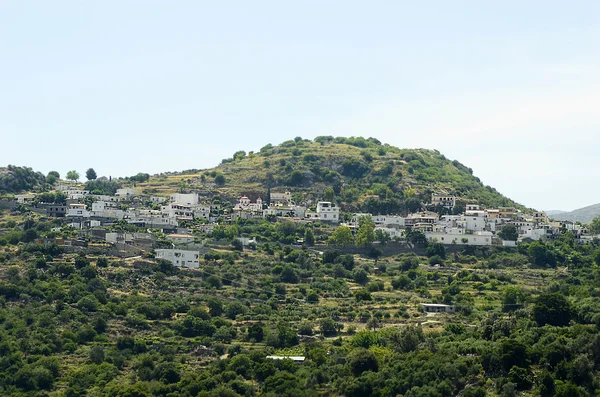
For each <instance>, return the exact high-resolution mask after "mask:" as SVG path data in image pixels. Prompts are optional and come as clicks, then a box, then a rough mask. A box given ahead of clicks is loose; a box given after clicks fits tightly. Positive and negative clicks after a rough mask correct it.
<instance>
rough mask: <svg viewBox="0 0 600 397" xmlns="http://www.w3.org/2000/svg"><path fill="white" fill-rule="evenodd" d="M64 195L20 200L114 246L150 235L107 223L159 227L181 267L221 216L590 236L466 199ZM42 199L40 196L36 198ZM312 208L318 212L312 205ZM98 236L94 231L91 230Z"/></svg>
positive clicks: (479, 234)
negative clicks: (364, 201) (227, 204)
mask: <svg viewBox="0 0 600 397" xmlns="http://www.w3.org/2000/svg"><path fill="white" fill-rule="evenodd" d="M59 190H61V191H62V192H63V193H64V194H65V196H66V198H67V199H66V202H65V203H61V204H57V203H39V202H36V196H35V195H34V194H28V195H19V196H15V201H16V202H18V203H20V204H32V205H33V208H32V209H33V210H35V211H38V212H42V213H45V214H46V215H48V216H51V217H65V218H66V219H68V222H67V224H68V225H70V226H72V227H74V228H75V229H78V230H82V229H87V230H91V231H92V232H93V233H96V235H95V236H96V237H99V238H101V239H104V240H106V241H107V242H109V243H125V244H130V243H132V242H140V241H141V242H150V243H152V241H153V239H152V235H150V234H149V233H124V232H123V233H118V232H107V231H106V230H105V228H104V227H105V226H110V225H114V224H115V223H116V222H120V223H123V222H124V223H127V224H132V225H135V226H138V227H142V228H147V229H160V230H162V232H163V233H165V234H167V235H168V239H169V241H170V242H171V244H172V246H171V247H170V248H164V249H157V250H156V256H157V257H158V258H162V259H167V260H169V261H171V262H173V263H174V264H176V265H178V266H186V267H198V266H199V258H200V254H201V250H200V249H199V248H201V246H198V245H197V244H196V243H195V242H194V237H193V236H192V235H190V234H189V230H188V229H187V228H186V226H188V225H189V222H190V221H195V220H198V219H201V220H202V222H194V228H196V229H197V230H200V231H202V232H205V233H211V232H212V230H213V228H214V227H215V225H216V224H217V222H218V220H219V217H223V218H222V219H225V220H231V221H235V220H237V219H255V218H270V217H276V218H277V217H285V218H286V219H291V220H295V221H298V222H316V221H319V222H322V223H328V224H331V225H340V224H341V225H347V226H348V227H350V229H351V230H353V231H355V230H356V229H357V228H358V224H359V221H360V218H361V217H364V216H366V217H370V218H371V219H372V221H373V223H374V224H375V229H376V230H381V231H383V232H385V233H386V234H387V235H389V237H390V238H392V239H401V238H404V237H405V236H406V231H407V230H412V231H420V232H422V233H423V234H424V235H425V237H426V239H427V240H428V241H430V242H440V243H443V244H459V245H474V246H486V245H505V246H514V245H516V244H517V243H518V242H521V241H524V240H528V239H529V240H551V239H553V238H555V237H556V236H558V235H559V234H560V233H561V232H562V231H564V230H565V229H566V230H571V231H572V232H573V233H574V234H575V237H576V238H577V239H578V240H579V241H580V242H584V241H587V240H591V239H592V236H589V235H588V233H587V230H586V228H585V227H582V226H581V225H576V224H573V223H570V222H552V221H550V220H549V219H548V217H547V216H546V214H545V213H543V212H535V213H524V212H521V211H519V210H517V209H515V208H508V207H500V208H490V209H485V208H482V207H481V206H480V205H478V204H467V205H466V206H464V211H463V212H462V213H461V214H457V215H441V216H440V215H439V213H438V212H440V211H438V212H432V211H420V212H417V213H411V214H408V215H407V216H400V215H373V214H368V213H356V214H354V215H353V216H352V217H351V219H350V220H347V218H346V220H345V221H344V220H343V219H341V217H340V215H341V214H340V208H339V207H338V206H337V205H336V204H335V203H332V202H328V201H319V202H317V203H311V202H307V203H302V205H299V204H296V203H295V202H294V201H293V198H292V194H291V193H290V192H281V193H280V192H272V193H270V197H269V203H268V204H267V203H266V202H264V201H263V200H262V199H261V198H260V197H258V198H256V200H254V201H253V200H251V199H250V198H248V197H247V196H243V197H241V198H240V199H239V200H238V202H237V203H236V204H235V205H234V206H233V208H232V209H230V210H229V208H222V206H221V205H217V204H212V203H205V202H201V200H200V197H199V195H198V194H197V193H174V194H171V195H170V196H168V197H162V196H140V195H136V192H135V191H134V190H133V189H131V188H123V189H119V190H117V192H116V194H115V195H114V196H110V195H96V194H92V193H90V192H88V191H86V190H81V189H74V188H72V187H69V186H60V187H59ZM38 201H39V200H38ZM431 204H432V206H433V207H436V208H438V209H439V208H440V207H443V208H445V209H447V210H448V211H445V212H449V213H454V212H456V211H454V210H455V208H456V206H457V198H456V197H455V196H451V195H436V194H434V195H432V198H431ZM309 205H312V208H313V210H311V209H309V208H308V206H309ZM507 226H514V228H515V229H516V231H517V234H516V237H517V238H516V240H515V241H512V239H511V241H505V240H503V239H501V238H500V237H499V234H498V233H499V232H500V231H501V230H502V229H503V228H505V227H507ZM93 233H92V234H93ZM240 242H241V243H242V244H243V245H244V246H247V245H249V244H252V243H256V242H255V241H253V240H250V239H247V238H240Z"/></svg>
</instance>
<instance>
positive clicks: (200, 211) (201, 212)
mask: <svg viewBox="0 0 600 397" xmlns="http://www.w3.org/2000/svg"><path fill="white" fill-rule="evenodd" d="M192 212H193V213H194V218H196V219H198V218H204V219H210V206H209V205H197V206H195V207H192Z"/></svg>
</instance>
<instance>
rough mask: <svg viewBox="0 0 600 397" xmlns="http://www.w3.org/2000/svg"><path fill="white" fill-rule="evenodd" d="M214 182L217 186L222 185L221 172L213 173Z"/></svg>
mask: <svg viewBox="0 0 600 397" xmlns="http://www.w3.org/2000/svg"><path fill="white" fill-rule="evenodd" d="M215 183H216V184H217V185H219V186H223V185H224V184H225V177H224V176H223V174H217V175H215Z"/></svg>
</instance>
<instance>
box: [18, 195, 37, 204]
mask: <svg viewBox="0 0 600 397" xmlns="http://www.w3.org/2000/svg"><path fill="white" fill-rule="evenodd" d="M33 200H35V194H17V195H15V201H16V202H17V203H20V204H26V203H31V202H32V201H33Z"/></svg>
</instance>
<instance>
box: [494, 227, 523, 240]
mask: <svg viewBox="0 0 600 397" xmlns="http://www.w3.org/2000/svg"><path fill="white" fill-rule="evenodd" d="M498 236H500V237H501V238H502V239H503V240H508V241H517V238H519V232H518V231H517V228H516V227H515V226H514V225H506V226H504V227H503V228H502V230H500V232H499V233H498Z"/></svg>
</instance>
